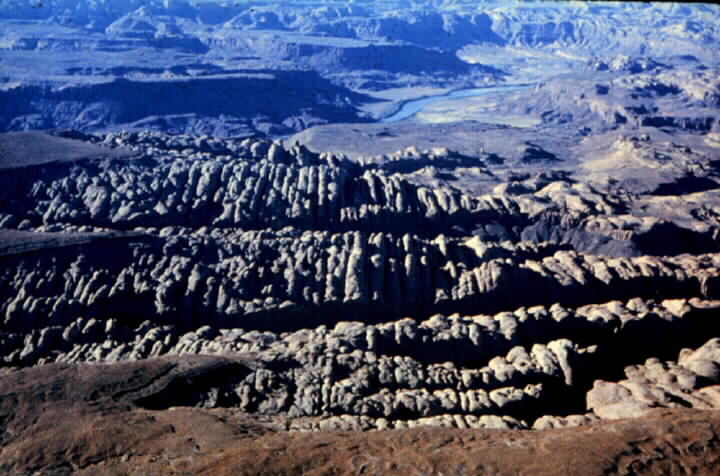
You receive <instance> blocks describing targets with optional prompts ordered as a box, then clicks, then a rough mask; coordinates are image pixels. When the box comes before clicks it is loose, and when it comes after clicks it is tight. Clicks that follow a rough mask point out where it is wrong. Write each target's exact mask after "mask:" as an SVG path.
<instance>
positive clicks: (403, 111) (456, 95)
mask: <svg viewBox="0 0 720 476" xmlns="http://www.w3.org/2000/svg"><path fill="white" fill-rule="evenodd" d="M532 86H533V84H508V85H502V86H489V87H486V88H469V89H458V90H457V91H452V92H449V93H447V94H442V95H439V96H428V97H424V98H420V99H413V100H412V101H406V102H404V103H402V105H401V106H400V109H398V110H397V111H395V112H394V113H392V114H390V115H389V116H387V117H384V118H382V119H380V122H382V123H391V122H400V121H404V120H405V119H409V118H411V117H413V116H414V115H415V114H417V113H418V112H420V111H421V110H422V109H423V108H424V107H425V106H427V105H428V104H432V103H434V102H438V101H447V100H452V99H462V98H469V97H475V96H487V95H489V94H495V93H505V92H510V91H520V90H523V89H528V88H530V87H532Z"/></svg>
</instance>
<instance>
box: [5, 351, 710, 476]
mask: <svg viewBox="0 0 720 476" xmlns="http://www.w3.org/2000/svg"><path fill="white" fill-rule="evenodd" d="M238 365H245V363H244V362H243V361H241V360H230V359H221V358H211V357H192V358H186V357H183V358H182V359H177V358H175V359H170V358H163V359H153V360H147V361H142V362H134V363H123V364H108V365H105V364H103V365H84V366H69V365H48V366H44V367H37V368H32V369H24V370H6V371H4V372H3V373H2V375H0V426H1V427H2V429H3V431H2V433H0V435H1V436H0V445H2V446H1V448H0V474H4V475H5V474H7V475H13V476H14V475H18V476H20V475H22V476H26V475H27V476H29V475H35V474H37V475H43V476H55V475H58V476H62V475H78V476H91V475H92V476H120V475H124V476H144V475H153V476H156V475H188V476H189V475H193V476H195V475H198V476H200V475H207V476H211V475H212V476H245V475H246V476H250V475H266V476H270V475H278V476H279V475H283V476H291V475H292V476H294V475H297V476H300V475H318V476H320V475H328V476H329V475H388V476H389V475H393V476H426V475H427V476H430V475H445V476H465V475H467V476H499V475H513V476H514V475H523V476H531V475H532V476H540V475H547V476H560V475H588V476H590V475H673V476H674V475H681V474H686V475H690V474H694V475H708V476H709V475H712V476H717V475H718V474H720V437H719V435H720V413H717V412H712V411H699V410H660V409H658V410H656V411H655V412H654V413H651V414H650V415H649V416H647V417H644V418H642V419H633V420H617V421H608V422H602V423H599V424H595V425H592V426H585V427H579V428H572V429H565V430H546V431H502V430H452V429H439V428H421V429H412V430H392V431H377V432H366V433H363V432H316V433H288V432H285V431H282V428H283V427H284V422H283V421H275V420H272V419H270V418H263V417H255V416H253V415H247V414H242V413H239V412H237V411H235V410H233V409H204V408H194V407H174V408H170V409H168V410H162V411H150V410H146V409H143V408H141V407H140V406H139V404H138V402H139V401H140V402H141V401H142V398H144V397H147V396H151V395H157V394H158V393H160V392H162V391H163V390H166V389H167V388H168V386H169V385H171V382H173V381H174V380H177V379H185V381H189V380H192V379H197V378H198V376H202V375H203V374H204V373H207V372H208V371H222V369H223V368H225V367H227V366H231V367H232V366H234V367H233V368H234V369H235V370H236V369H237V366H238ZM170 388H172V387H170Z"/></svg>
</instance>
